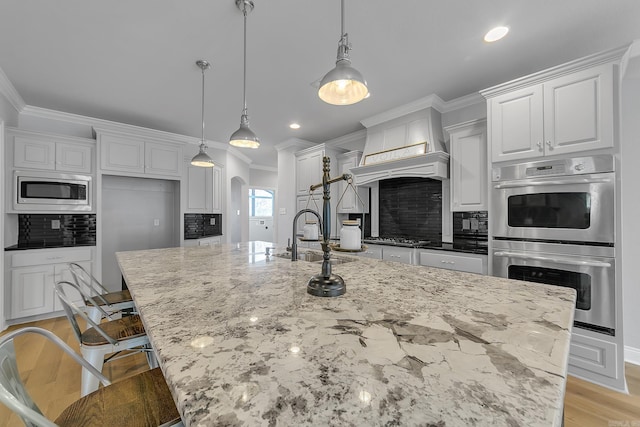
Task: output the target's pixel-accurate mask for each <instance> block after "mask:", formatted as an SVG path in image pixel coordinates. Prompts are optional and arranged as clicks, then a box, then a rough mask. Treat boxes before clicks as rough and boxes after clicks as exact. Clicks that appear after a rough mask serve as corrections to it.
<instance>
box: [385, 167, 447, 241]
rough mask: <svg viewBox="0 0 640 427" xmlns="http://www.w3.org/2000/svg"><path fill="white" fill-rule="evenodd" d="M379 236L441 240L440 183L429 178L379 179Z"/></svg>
mask: <svg viewBox="0 0 640 427" xmlns="http://www.w3.org/2000/svg"><path fill="white" fill-rule="evenodd" d="M379 200H380V237H404V238H410V239H417V240H430V241H431V242H434V243H436V242H441V241H442V182H440V181H438V180H435V179H429V178H393V179H385V180H382V181H380V196H379Z"/></svg>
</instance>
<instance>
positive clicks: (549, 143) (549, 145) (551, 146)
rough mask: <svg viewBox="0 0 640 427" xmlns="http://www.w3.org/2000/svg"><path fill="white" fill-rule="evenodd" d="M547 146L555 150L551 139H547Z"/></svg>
mask: <svg viewBox="0 0 640 427" xmlns="http://www.w3.org/2000/svg"><path fill="white" fill-rule="evenodd" d="M547 147H549V150H553V145H551V141H547Z"/></svg>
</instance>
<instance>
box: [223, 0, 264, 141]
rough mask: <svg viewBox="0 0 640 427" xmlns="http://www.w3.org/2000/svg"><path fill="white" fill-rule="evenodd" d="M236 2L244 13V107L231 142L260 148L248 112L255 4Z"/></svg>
mask: <svg viewBox="0 0 640 427" xmlns="http://www.w3.org/2000/svg"><path fill="white" fill-rule="evenodd" d="M235 2H236V6H237V7H238V9H240V11H241V12H242V14H243V15H244V77H243V83H242V98H243V102H244V108H243V109H242V115H241V116H240V128H239V129H238V130H237V131H235V132H234V133H233V134H231V138H230V139H229V144H231V145H233V146H234V147H241V148H258V147H259V146H260V140H259V139H258V137H257V136H256V134H255V133H253V131H252V130H251V128H249V115H248V114H247V14H249V13H250V12H251V11H252V10H253V8H254V5H253V2H252V1H250V0H235Z"/></svg>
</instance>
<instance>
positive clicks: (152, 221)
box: [99, 175, 180, 291]
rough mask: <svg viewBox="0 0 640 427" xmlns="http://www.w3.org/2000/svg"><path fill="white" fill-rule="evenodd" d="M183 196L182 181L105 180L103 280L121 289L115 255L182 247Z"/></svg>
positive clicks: (106, 285)
mask: <svg viewBox="0 0 640 427" xmlns="http://www.w3.org/2000/svg"><path fill="white" fill-rule="evenodd" d="M179 211H180V193H179V183H178V181H165V180H160V179H145V178H131V177H125V176H108V175H105V176H103V177H102V206H101V208H100V213H101V214H102V243H101V247H102V260H99V261H101V262H102V279H103V280H102V281H103V284H104V286H105V287H107V289H109V290H110V291H118V290H120V289H121V272H120V268H119V267H118V262H117V260H116V256H115V253H116V252H119V251H133V250H143V249H156V248H169V247H173V246H178V245H179V242H180V238H179V232H178V229H179V227H178V224H179V223H178V218H176V216H177V215H179ZM156 224H157V225H156Z"/></svg>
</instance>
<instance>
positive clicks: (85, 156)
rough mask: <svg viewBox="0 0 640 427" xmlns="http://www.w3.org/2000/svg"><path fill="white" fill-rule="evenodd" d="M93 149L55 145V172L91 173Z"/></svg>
mask: <svg viewBox="0 0 640 427" xmlns="http://www.w3.org/2000/svg"><path fill="white" fill-rule="evenodd" d="M92 152H93V148H92V147H91V146H90V145H79V144H67V143H64V142H57V143H56V170H59V171H69V172H84V173H91V169H92V168H91V163H92V157H93V156H92V154H93V153H92Z"/></svg>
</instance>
